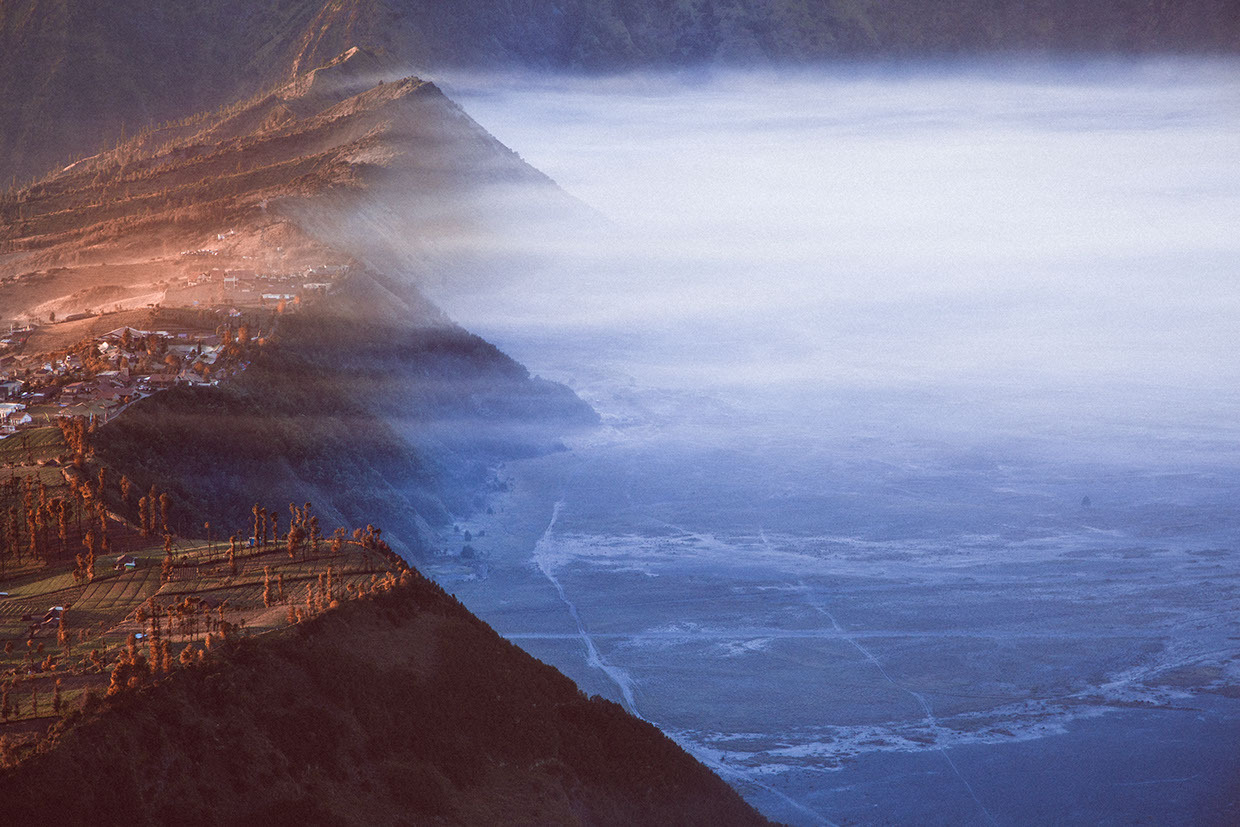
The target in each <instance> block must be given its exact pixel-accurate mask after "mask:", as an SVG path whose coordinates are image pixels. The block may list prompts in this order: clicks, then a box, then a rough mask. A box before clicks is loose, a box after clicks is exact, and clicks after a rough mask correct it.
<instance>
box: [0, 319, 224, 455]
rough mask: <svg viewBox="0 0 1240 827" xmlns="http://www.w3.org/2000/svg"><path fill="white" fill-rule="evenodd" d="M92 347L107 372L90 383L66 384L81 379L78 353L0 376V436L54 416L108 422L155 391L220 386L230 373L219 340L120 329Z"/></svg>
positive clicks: (28, 361)
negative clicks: (149, 346) (153, 349)
mask: <svg viewBox="0 0 1240 827" xmlns="http://www.w3.org/2000/svg"><path fill="white" fill-rule="evenodd" d="M151 337H156V339H157V340H159V341H160V343H161V345H162V347H161V349H160V351H159V358H158V359H156V358H152V357H151V356H150V355H149V354H148V353H147V350H146V348H145V345H144V343H146V342H148V341H149V340H151ZM93 344H94V347H95V351H96V353H97V354H98V356H97V361H96V363H95V367H98V364H99V363H102V364H103V366H104V367H105V368H106V369H105V370H101V371H98V372H96V373H94V374H93V375H91V376H89V377H87V378H81V379H75V381H68V382H65V381H63V380H64V379H67V378H74V377H76V376H78V375H80V374H81V372H82V367H83V360H82V357H81V356H80V355H79V354H78V353H69V354H67V355H64V356H61V357H58V358H55V359H50V360H46V357H43V356H40V357H33V356H32V357H25V358H24V359H23V358H22V357H18V359H17V361H16V363H15V365H14V370H13V371H11V372H8V373H0V376H2V377H3V378H4V381H2V382H0V393H2V394H3V395H4V397H5V399H6V401H5V402H3V403H0V436H3V435H7V434H12V433H14V432H15V431H18V430H20V429H22V428H23V427H30V426H33V425H37V424H46V423H43V422H40V421H39V420H40V419H44V418H48V417H51V416H82V417H94V418H96V419H99V420H101V421H107V420H108V419H109V418H111V417H112V416H114V415H115V414H117V413H119V411H120V410H121V409H122V408H124V407H125V406H126V405H128V404H130V403H131V402H134V401H136V400H138V399H141V398H143V397H144V396H149V395H151V394H152V393H154V392H156V391H159V390H163V389H165V388H169V387H172V386H174V385H178V384H197V385H202V384H217V383H218V382H219V381H220V380H221V379H223V378H224V377H225V376H226V374H227V372H228V370H227V369H226V368H225V367H223V365H222V363H221V364H217V362H220V361H221V360H220V359H219V357H220V352H221V349H222V343H221V339H220V337H219V336H218V335H216V334H209V335H206V334H204V335H195V334H189V333H171V332H169V331H166V330H153V331H150V330H138V329H136V328H132V327H120V328H117V329H116V330H112V331H109V332H108V333H105V334H103V335H102V336H100V337H98V338H97V339H96V340H95V341H94V343H93ZM169 356H171V357H175V358H172V359H169V358H168V357H169ZM144 365H145V366H146V367H145V368H144V367H143V366H144ZM36 410H37V411H38V413H36V412H35V411H36Z"/></svg>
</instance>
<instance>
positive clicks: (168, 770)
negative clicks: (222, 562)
mask: <svg viewBox="0 0 1240 827" xmlns="http://www.w3.org/2000/svg"><path fill="white" fill-rule="evenodd" d="M0 800H3V801H4V811H5V815H4V817H5V820H6V821H7V822H8V823H14V824H34V823H41V822H43V821H46V817H47V816H48V815H49V814H50V813H52V812H54V813H55V814H56V819H55V821H56V823H58V824H61V825H73V824H133V825H139V824H169V823H177V824H230V825H231V824H260V823H261V824H288V823H294V822H296V823H301V824H318V825H332V824H341V825H344V824H427V823H435V824H512V823H525V824H574V823H585V824H617V825H619V824H624V825H632V824H710V825H729V824H738V825H740V824H765V823H767V822H766V821H765V820H764V819H763V818H762V817H761V816H760V815H759V814H758V813H757V812H756V811H754V810H753V809H752V808H750V807H749V806H748V805H747V804H745V803H744V801H743V800H742V799H741V798H740V796H739V795H738V794H737V793H736V792H735V791H734V790H732V789H731V788H730V787H729V786H728V785H727V784H725V783H724V782H723V781H722V780H721V779H719V778H718V777H717V776H715V775H714V774H712V773H711V772H710V771H709V770H708V769H707V768H706V767H704V766H702V765H701V764H700V763H698V762H697V761H696V760H694V759H693V758H692V757H691V756H689V755H688V754H686V753H685V752H684V751H682V750H681V749H680V748H679V747H678V746H677V745H676V744H675V743H673V742H672V741H671V740H670V739H668V738H667V737H666V736H664V735H663V734H662V733H661V732H659V731H658V730H657V729H656V728H655V727H654V726H652V725H650V724H648V723H645V722H643V721H640V720H638V719H636V718H633V717H631V716H630V715H628V714H627V713H625V712H624V710H623V709H622V708H620V707H619V706H617V705H616V704H614V703H611V702H610V701H606V700H603V699H601V698H597V697H595V698H587V697H586V696H585V695H583V694H582V693H581V692H580V691H579V690H578V689H577V687H576V685H575V684H574V683H573V682H572V681H570V680H569V679H568V678H566V677H564V676H563V675H561V674H560V673H559V672H557V671H556V670H555V669H553V668H551V667H550V666H547V665H546V664H543V663H541V662H539V661H537V660H535V659H534V658H533V657H531V656H529V655H528V654H526V653H525V652H523V651H522V650H520V649H519V648H517V647H516V646H515V645H513V644H511V643H509V642H507V641H505V640H504V639H503V638H501V637H500V636H499V635H497V634H496V633H495V632H494V631H493V630H492V629H491V628H490V627H489V626H487V625H486V624H485V623H483V622H482V621H481V620H479V619H478V618H476V617H475V616H473V615H472V614H470V613H469V612H468V611H467V610H465V608H464V607H462V606H461V605H460V604H459V603H458V602H457V601H456V600H455V599H454V598H452V597H450V596H449V595H447V594H445V593H444V592H443V591H442V589H440V588H439V587H438V586H436V585H434V584H433V583H431V582H430V581H428V580H426V579H424V578H423V577H422V576H421V575H419V574H417V573H416V572H414V571H412V570H411V571H408V572H407V573H405V574H404V575H403V576H402V578H401V580H400V582H399V583H398V584H394V585H393V586H392V587H391V588H390V589H388V590H386V591H379V592H376V593H374V594H371V595H369V596H367V597H364V598H359V599H356V600H351V601H347V602H345V603H343V604H341V605H340V606H338V607H337V608H335V609H333V610H331V611H329V612H327V613H325V614H323V615H321V616H319V617H317V618H316V619H314V620H311V621H307V622H305V623H302V624H299V625H296V626H292V627H289V628H287V629H285V630H283V631H280V632H277V633H272V634H269V635H264V636H261V637H255V638H246V639H242V640H241V641H239V642H238V643H236V644H235V645H234V646H233V647H232V648H231V650H229V651H227V652H219V653H217V654H214V655H212V657H211V658H209V659H208V660H207V661H206V662H205V663H204V664H202V665H201V666H198V667H194V668H191V669H186V670H182V671H180V672H177V673H176V674H175V675H173V676H172V677H170V678H169V679H167V680H166V681H164V682H163V683H160V684H158V685H156V686H153V687H149V688H146V689H141V690H131V691H129V692H124V693H121V694H120V695H117V696H115V697H113V698H109V699H107V700H106V701H104V702H103V703H102V705H101V706H99V707H98V708H97V709H95V710H93V711H91V712H89V713H81V712H75V713H73V714H71V715H70V716H69V717H68V718H67V719H66V720H65V721H63V722H62V723H60V724H58V725H57V727H56V729H55V730H54V731H53V734H52V736H51V737H50V738H49V740H48V741H47V742H46V743H45V744H44V745H43V746H42V747H41V748H40V754H38V755H35V756H33V757H31V758H29V759H27V760H26V761H24V762H22V763H21V764H19V765H18V766H17V767H15V768H12V769H9V770H6V771H4V772H2V773H0Z"/></svg>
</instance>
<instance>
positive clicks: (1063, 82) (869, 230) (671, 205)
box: [437, 62, 1240, 432]
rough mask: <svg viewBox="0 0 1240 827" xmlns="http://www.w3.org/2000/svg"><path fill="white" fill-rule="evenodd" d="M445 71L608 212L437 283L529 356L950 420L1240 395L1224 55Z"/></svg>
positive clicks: (1198, 408)
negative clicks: (502, 272)
mask: <svg viewBox="0 0 1240 827" xmlns="http://www.w3.org/2000/svg"><path fill="white" fill-rule="evenodd" d="M444 85H445V87H446V88H447V89H448V91H449V92H450V94H453V95H454V96H455V97H456V98H457V99H458V100H459V101H460V102H461V103H462V104H463V106H464V107H465V108H466V110H467V111H469V112H470V114H472V115H473V116H474V117H475V118H476V119H477V120H479V121H480V122H481V123H482V124H483V125H484V126H486V127H487V128H488V129H490V130H491V131H492V132H493V133H494V134H495V135H496V136H497V137H499V138H500V139H501V140H503V141H504V142H505V143H507V144H508V145H509V146H511V147H513V148H514V149H516V150H518V151H519V152H520V153H521V154H522V156H523V157H525V158H526V160H528V161H529V162H531V163H532V164H533V165H534V166H536V167H538V168H539V169H542V170H543V171H544V172H547V173H548V174H549V175H550V176H551V177H553V178H554V179H556V180H557V181H558V182H559V183H560V184H561V185H562V186H563V187H564V189H565V190H567V191H568V192H569V193H571V194H572V195H574V196H576V197H578V198H580V199H581V200H582V201H584V202H585V203H586V204H588V205H590V206H591V207H593V208H595V209H596V210H598V211H599V212H600V213H602V214H603V215H605V216H606V217H607V218H608V219H610V221H611V222H612V223H613V224H614V228H613V229H612V231H609V232H606V233H603V234H593V233H587V232H584V231H580V230H575V231H573V232H572V233H571V234H567V235H558V234H554V233H545V232H540V233H535V234H530V233H526V234H524V235H522V236H520V237H519V238H515V239H510V240H509V241H508V242H507V244H508V245H509V252H514V251H518V250H519V251H520V253H521V254H522V262H523V264H524V265H525V267H526V268H528V269H527V270H526V271H524V272H523V271H522V268H514V275H512V276H511V278H507V279H506V280H505V279H501V280H498V281H492V282H490V283H487V284H485V285H484V286H482V287H481V288H480V289H476V290H471V291H469V292H468V293H467V294H462V293H454V292H451V291H442V292H441V293H440V295H439V296H437V298H438V299H439V300H440V301H441V302H443V303H444V304H445V305H446V306H447V308H448V310H449V312H450V313H451V314H452V315H453V316H455V317H456V318H458V319H459V320H461V321H462V322H463V323H465V324H466V325H467V326H470V327H473V328H475V329H478V330H479V331H480V332H483V333H484V334H488V335H490V336H493V337H495V338H496V339H497V340H498V341H499V342H500V343H501V344H502V345H503V346H505V347H506V348H507V349H509V350H511V351H512V352H513V353H514V355H517V356H518V357H519V358H522V359H524V360H526V361H528V362H529V363H531V364H532V365H533V366H534V367H535V368H537V369H542V370H544V371H554V372H556V375H557V376H558V377H560V378H572V376H573V374H574V373H575V372H587V371H589V370H591V369H596V368H597V367H598V366H599V365H600V364H606V365H609V366H611V367H612V368H615V369H617V370H621V371H623V372H624V373H625V374H627V375H629V376H632V377H634V379H635V381H636V383H637V384H638V385H639V386H655V385H662V386H670V387H681V388H684V387H690V388H694V389H701V390H706V391H710V392H719V393H723V394H725V395H727V394H731V396H732V398H748V399H751V400H752V399H754V398H756V397H757V396H759V395H760V396H762V397H763V398H764V399H767V400H777V399H779V400H795V405H796V407H797V408H798V409H803V408H804V407H805V405H806V404H809V405H810V407H811V408H812V407H813V405H814V402H813V399H814V398H819V399H820V400H821V401H822V402H823V404H824V405H825V404H828V403H830V404H838V402H839V399H840V395H841V394H843V393H846V392H852V391H862V390H863V391H865V392H867V393H868V392H881V393H883V394H895V395H901V394H908V393H916V394H919V395H920V396H919V399H921V400H922V402H919V403H918V404H919V405H922V406H923V407H924V405H926V404H928V405H930V406H931V408H933V406H934V404H935V403H934V402H933V401H930V402H926V401H925V400H926V399H930V400H933V399H934V398H941V399H944V400H950V401H951V402H952V405H951V411H950V413H949V412H948V411H947V409H946V408H943V409H942V410H940V411H939V412H938V413H937V414H936V413H933V412H931V413H929V414H927V412H926V411H925V410H922V411H921V413H920V414H919V416H924V417H926V418H927V419H929V420H936V419H937V420H939V421H945V418H946V419H953V425H954V427H956V428H957V429H958V430H960V431H962V432H969V431H976V430H977V429H978V427H979V426H983V427H984V426H985V425H986V424H994V425H995V427H1000V425H999V424H996V423H1000V422H1002V423H1006V424H1003V425H1002V427H1007V428H1014V427H1022V426H1023V424H1025V423H1027V424H1029V426H1030V427H1034V428H1037V427H1043V426H1045V425H1046V423H1048V422H1053V421H1058V420H1059V418H1060V417H1061V416H1063V415H1064V414H1072V415H1074V416H1078V417H1081V418H1082V422H1083V423H1084V425H1083V427H1084V426H1088V428H1092V429H1093V430H1094V431H1095V432H1096V431H1097V430H1099V429H1102V430H1106V429H1108V428H1112V427H1113V426H1114V425H1115V423H1116V422H1117V421H1120V420H1131V419H1135V420H1137V421H1139V422H1140V423H1143V424H1150V423H1161V424H1162V425H1164V426H1169V425H1171V424H1174V423H1178V422H1186V421H1190V420H1191V421H1193V422H1196V423H1217V424H1218V425H1219V426H1224V425H1226V424H1228V423H1230V422H1234V421H1236V419H1237V417H1236V414H1237V412H1238V411H1240V408H1238V406H1237V400H1236V394H1235V391H1234V390H1233V389H1234V388H1237V387H1240V384H1238V381H1237V380H1240V357H1238V356H1237V354H1238V353H1240V321H1238V320H1240V279H1238V278H1237V277H1238V276H1240V272H1237V269H1238V267H1240V265H1238V264H1237V262H1240V233H1238V232H1237V231H1236V228H1237V227H1238V226H1240V165H1237V164H1236V163H1235V159H1236V157H1237V151H1238V150H1240V138H1237V136H1238V135H1240V66H1238V65H1237V64H1235V63H1226V62H1197V63H1183V62H1162V63H1141V64H1118V65H1117V64H1111V65H1101V64H1097V65H1088V66H1080V65H1074V66H1070V67H1057V66H1036V67H1035V66H1012V65H1008V66H957V67H942V66H939V67H928V68H924V69H922V70H917V71H914V70H911V69H901V70H892V69H883V68H880V67H872V68H870V69H862V70H858V69H856V68H853V69H849V70H847V71H845V70H843V69H841V70H840V71H838V72H831V71H823V72H819V73H812V74H811V73H805V74H799V75H753V74H750V75H716V76H712V77H708V78H684V77H680V78H659V77H649V76H642V77H629V78H610V79H601V80H599V79H594V80H583V79H548V78H522V79H520V80H519V82H518V81H511V80H503V79H494V78H487V79H479V78H457V79H455V80H453V79H449V80H448V81H446V82H445V83H444ZM518 209H519V207H518ZM449 243H452V242H449V241H445V244H449ZM456 243H461V244H465V245H466V246H470V245H474V244H478V243H481V241H480V239H479V238H477V237H472V238H470V239H458V240H457V241H456ZM487 243H488V244H490V243H493V242H487ZM516 273H519V275H515V274H516ZM927 393H928V394H929V395H930V396H929V397H927V396H926V394H927ZM962 394H964V395H966V396H968V397H969V398H972V399H974V400H975V404H973V405H971V406H970V407H969V411H970V413H969V414H967V415H965V414H961V413H960V405H959V404H958V402H959V400H960V399H961V398H962V397H961V395H962ZM816 395H817V396H816ZM936 395H937V397H936ZM807 400H808V402H807ZM858 404H859V405H863V406H864V405H865V404H872V402H871V403H866V402H864V401H862V400H861V399H860V397H858Z"/></svg>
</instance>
